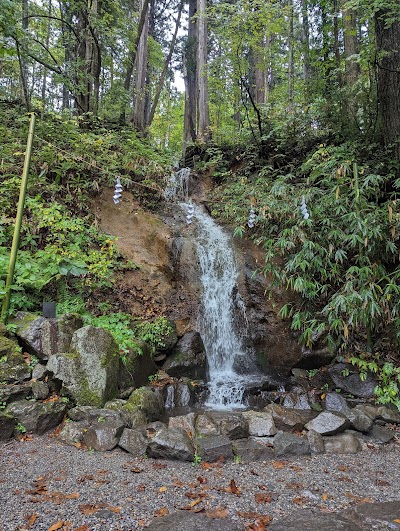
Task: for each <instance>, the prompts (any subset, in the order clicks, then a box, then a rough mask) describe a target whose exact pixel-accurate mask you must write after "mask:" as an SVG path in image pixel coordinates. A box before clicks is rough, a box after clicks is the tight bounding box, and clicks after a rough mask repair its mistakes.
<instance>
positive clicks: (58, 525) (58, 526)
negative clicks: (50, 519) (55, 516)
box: [47, 520, 65, 531]
mask: <svg viewBox="0 0 400 531" xmlns="http://www.w3.org/2000/svg"><path fill="white" fill-rule="evenodd" d="M64 523H65V522H64V520H59V521H58V522H56V523H55V524H53V525H52V526H51V527H49V529H48V530H47V531H57V529H61V528H62V527H63V526H64Z"/></svg>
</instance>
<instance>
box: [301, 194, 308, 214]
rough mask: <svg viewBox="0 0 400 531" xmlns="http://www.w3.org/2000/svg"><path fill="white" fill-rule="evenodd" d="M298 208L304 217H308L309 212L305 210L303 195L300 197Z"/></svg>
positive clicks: (305, 204)
mask: <svg viewBox="0 0 400 531" xmlns="http://www.w3.org/2000/svg"><path fill="white" fill-rule="evenodd" d="M300 210H301V213H302V215H303V218H304V219H308V218H309V217H310V214H309V213H308V210H307V203H306V200H305V197H304V195H303V197H302V198H301V206H300Z"/></svg>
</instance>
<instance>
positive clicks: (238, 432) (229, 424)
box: [196, 411, 249, 440]
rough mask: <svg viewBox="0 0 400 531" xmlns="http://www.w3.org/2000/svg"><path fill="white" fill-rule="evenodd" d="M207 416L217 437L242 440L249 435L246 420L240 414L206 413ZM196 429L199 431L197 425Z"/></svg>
mask: <svg viewBox="0 0 400 531" xmlns="http://www.w3.org/2000/svg"><path fill="white" fill-rule="evenodd" d="M207 415H208V417H209V418H211V419H212V422H213V423H214V425H215V426H216V429H217V433H218V434H219V435H226V436H227V437H229V439H231V440H233V439H243V438H244V437H247V436H248V435H249V426H248V423H247V420H246V419H245V418H244V416H243V415H242V414H241V413H230V412H226V413H225V412H222V411H221V412H220V411H208V412H207ZM196 429H197V430H198V429H199V428H198V424H197V423H196Z"/></svg>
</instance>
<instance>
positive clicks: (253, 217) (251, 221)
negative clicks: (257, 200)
mask: <svg viewBox="0 0 400 531" xmlns="http://www.w3.org/2000/svg"><path fill="white" fill-rule="evenodd" d="M255 220H256V213H255V212H254V208H253V207H251V209H250V214H249V219H248V221H247V225H248V227H249V228H250V229H252V228H253V227H254V222H255Z"/></svg>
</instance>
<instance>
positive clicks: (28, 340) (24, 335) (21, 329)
mask: <svg viewBox="0 0 400 531" xmlns="http://www.w3.org/2000/svg"><path fill="white" fill-rule="evenodd" d="M45 321H46V318H45V317H42V316H38V315H34V314H31V313H26V312H18V313H17V316H16V318H15V319H13V320H12V321H11V322H12V324H13V325H15V326H16V331H15V335H16V336H17V338H18V341H19V342H20V344H21V345H22V346H23V348H24V350H26V352H29V354H33V355H35V356H37V357H38V358H39V359H42V360H43V359H47V358H46V356H45V355H44V353H43V351H42V324H43V323H44V322H45Z"/></svg>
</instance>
